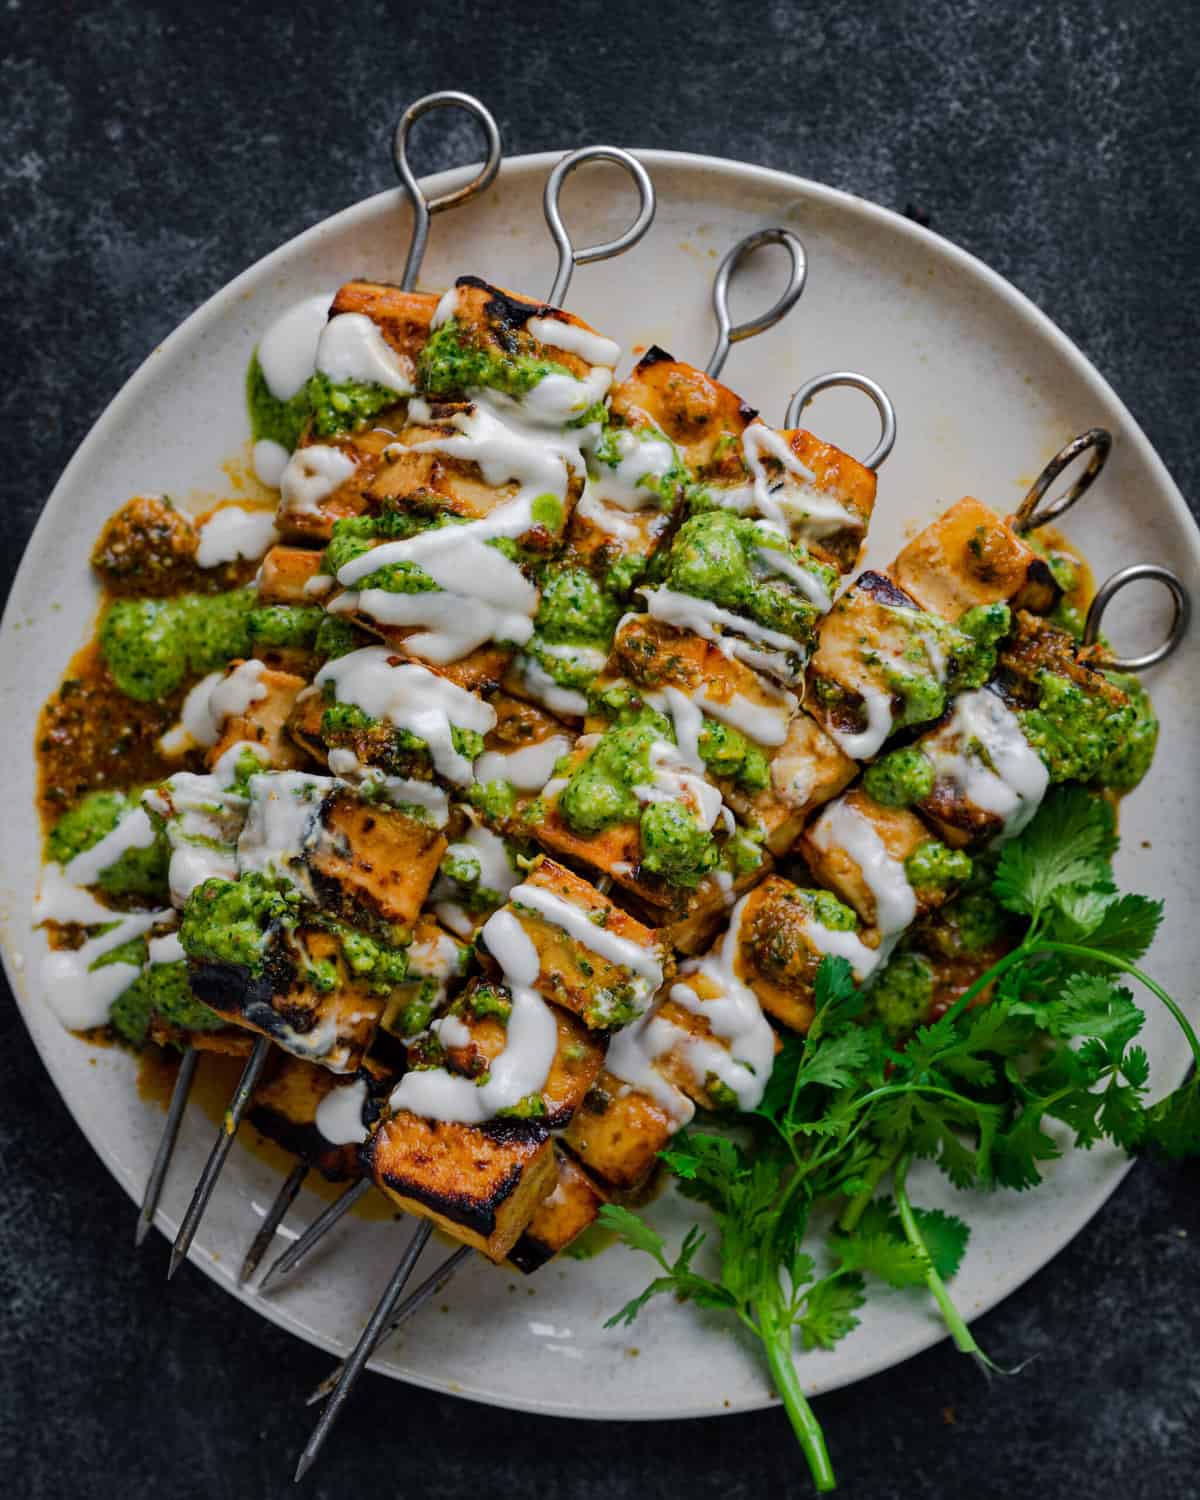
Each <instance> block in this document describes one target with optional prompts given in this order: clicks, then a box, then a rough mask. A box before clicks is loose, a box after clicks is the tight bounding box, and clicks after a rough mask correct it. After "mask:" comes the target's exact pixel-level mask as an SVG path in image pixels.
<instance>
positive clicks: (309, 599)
mask: <svg viewBox="0 0 1200 1500" xmlns="http://www.w3.org/2000/svg"><path fill="white" fill-rule="evenodd" d="M320 576H321V554H320V553H319V552H313V551H310V550H309V549H308V548H307V547H285V546H283V545H282V544H281V545H279V546H277V547H272V548H271V550H270V551H269V552H268V553H267V555H266V556H265V557H264V558H263V560H262V568H261V569H260V570H259V575H258V597H259V601H260V603H262V604H313V603H315V602H316V599H315V595H314V594H313V593H312V592H311V591H310V589H309V584H310V583H311V582H312V580H313V579H314V578H318V577H320ZM318 587H319V585H318Z"/></svg>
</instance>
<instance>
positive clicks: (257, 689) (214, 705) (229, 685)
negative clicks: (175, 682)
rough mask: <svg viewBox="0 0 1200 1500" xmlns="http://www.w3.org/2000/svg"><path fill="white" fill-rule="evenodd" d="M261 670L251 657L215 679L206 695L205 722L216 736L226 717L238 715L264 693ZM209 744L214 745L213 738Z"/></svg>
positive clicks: (261, 666)
mask: <svg viewBox="0 0 1200 1500" xmlns="http://www.w3.org/2000/svg"><path fill="white" fill-rule="evenodd" d="M265 671H266V667H265V666H264V664H263V663H262V662H261V661H259V660H258V659H257V657H251V658H250V660H249V661H243V662H239V663H238V665H237V666H236V667H234V668H232V669H231V670H229V671H227V672H226V673H225V674H224V675H223V676H222V677H220V678H219V679H218V681H217V682H216V684H215V685H214V686H213V688H212V689H211V691H210V692H209V697H208V716H209V721H210V723H211V724H215V725H216V727H217V738H219V737H220V732H221V729H222V727H223V726H224V723H225V720H226V719H233V718H240V717H241V716H242V715H243V714H244V713H245V712H246V710H247V709H248V708H249V707H250V705H251V704H252V703H261V702H262V700H263V699H264V698H265V697H266V696H267V685H266V683H265V682H263V680H262V674H263V673H264V672H265ZM197 720H199V713H198V712H197ZM211 743H212V744H216V738H214V739H213V740H212V742H211Z"/></svg>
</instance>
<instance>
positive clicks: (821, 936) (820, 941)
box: [801, 917, 883, 984]
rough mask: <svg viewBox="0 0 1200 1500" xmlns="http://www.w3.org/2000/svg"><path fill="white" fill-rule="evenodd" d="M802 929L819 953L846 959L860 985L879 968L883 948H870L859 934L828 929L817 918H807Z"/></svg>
mask: <svg viewBox="0 0 1200 1500" xmlns="http://www.w3.org/2000/svg"><path fill="white" fill-rule="evenodd" d="M801 927H802V929H803V931H804V935H805V937H806V938H807V939H808V941H809V942H810V943H811V944H812V945H813V947H814V948H815V949H816V950H817V952H818V953H830V954H833V955H834V957H836V958H844V959H845V960H846V962H847V963H848V964H849V965H850V968H851V970H852V971H853V973H854V977H855V979H856V980H858V982H859V983H860V984H861V983H862V981H863V980H864V979H866V978H867V976H868V975H870V974H873V973H874V972H875V970H876V969H877V968H878V967H879V961H880V956H881V954H882V953H883V948H882V946H881V947H879V948H869V947H868V946H867V944H866V943H864V942H863V940H862V938H860V937H859V935H858V933H857V932H844V931H841V930H840V929H838V928H836V927H826V926H825V925H824V924H823V923H821V922H818V921H817V919H816V917H806V918H805V919H804V921H803V922H802V923H801Z"/></svg>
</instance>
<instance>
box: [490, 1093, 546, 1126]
mask: <svg viewBox="0 0 1200 1500" xmlns="http://www.w3.org/2000/svg"><path fill="white" fill-rule="evenodd" d="M546 1113H547V1111H546V1101H545V1099H544V1098H543V1097H542V1095H541V1094H526V1095H525V1097H524V1099H518V1100H517V1102H516V1103H515V1104H510V1105H508V1107H507V1108H505V1109H498V1110H497V1111H496V1114H497V1115H499V1116H500V1117H501V1118H503V1119H507V1120H541V1119H544V1118H545V1116H546Z"/></svg>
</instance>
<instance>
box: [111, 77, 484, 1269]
mask: <svg viewBox="0 0 1200 1500" xmlns="http://www.w3.org/2000/svg"><path fill="white" fill-rule="evenodd" d="M445 108H453V109H463V110H466V112H467V113H468V114H470V115H471V116H473V118H474V119H475V120H476V121H477V122H478V124H479V126H480V127H481V129H482V131H483V134H484V138H485V141H486V143H487V156H486V159H485V161H484V164H483V166H482V167H481V169H480V170H479V172H478V173H476V175H475V176H474V177H473V178H471V180H470V181H469V182H467V183H464V185H463V186H462V187H460V188H456V189H454V190H453V191H452V192H448V193H443V194H442V195H441V196H440V197H437V198H426V197H425V195H424V193H422V191H421V188H420V185H419V184H418V182H417V179H416V177H415V176H414V175H413V172H412V168H411V167H410V166H409V163H408V138H409V136H410V134H411V133H412V128H413V125H414V124H415V123H416V121H417V120H419V119H420V118H421V116H422V115H425V114H428V113H429V112H430V111H431V110H435V109H445ZM500 158H501V144H500V127H499V126H498V125H497V124H496V120H495V117H494V116H493V115H492V113H491V111H490V110H488V109H487V107H486V106H485V105H483V104H481V103H480V101H479V100H478V99H475V98H473V97H472V96H471V95H470V94H462V93H458V92H456V91H454V90H444V91H442V92H440V93H436V94H427V95H426V96H425V97H424V98H423V99H418V100H417V101H416V102H415V103H413V104H410V105H409V107H408V108H407V109H406V110H405V111H404V113H403V115H401V117H400V121H399V123H398V124H397V126H396V131H395V135H394V136H393V139H392V159H393V163H394V165H395V168H396V173H397V175H398V176H399V178H400V181H401V182H402V184H403V185H404V188H405V189H406V191H407V192H408V195H409V199H410V201H411V203H412V206H413V227H412V235H411V238H410V241H409V247H408V255H407V258H406V260H405V265H404V275H403V277H402V279H401V283H400V284H401V287H402V289H403V290H405V291H411V290H412V287H413V285H414V283H415V282H416V279H417V276H418V275H419V273H420V269H421V262H422V260H423V259H424V255H425V249H426V246H427V244H428V242H429V221H430V219H431V217H432V216H433V215H434V214H438V213H443V212H445V211H446V210H447V209H450V208H455V207H457V206H458V205H459V204H460V203H466V202H467V201H468V200H469V199H471V198H474V197H475V196H477V195H478V194H479V193H481V192H483V191H484V189H486V188H487V187H489V186H490V185H491V183H492V182H493V181H494V180H495V177H496V174H497V172H498V171H499V170H500ZM268 1047H269V1043H266V1042H265V1041H264V1042H259V1043H256V1045H255V1050H254V1053H252V1054H251V1062H253V1061H254V1059H255V1058H256V1057H257V1056H258V1055H259V1052H260V1050H261V1053H262V1060H261V1061H259V1063H258V1068H257V1070H256V1072H255V1074H254V1078H255V1079H257V1077H258V1073H259V1072H261V1069H262V1062H263V1061H265V1057H266V1052H267V1049H268ZM195 1071H196V1053H195V1049H194V1048H191V1047H189V1048H188V1050H187V1052H185V1054H184V1061H183V1064H182V1065H181V1067H180V1070H179V1077H178V1078H177V1079H176V1083H175V1090H174V1092H173V1093H172V1096H171V1104H170V1108H169V1109H168V1111H167V1121H166V1124H165V1126H164V1128H163V1133H162V1137H161V1139H160V1140H159V1144H158V1149H157V1151H156V1152H155V1157H154V1163H153V1165H152V1167H151V1171H150V1179H149V1181H148V1182H147V1185H146V1194H145V1198H144V1200H143V1202H142V1207H141V1211H140V1213H139V1216H138V1224H137V1230H136V1243H137V1244H139V1245H140V1244H141V1243H142V1241H143V1240H144V1239H145V1238H146V1235H147V1233H148V1232H149V1228H150V1225H151V1224H152V1223H153V1221H154V1213H155V1210H156V1208H157V1206H158V1200H159V1197H160V1195H161V1193H162V1188H163V1183H164V1181H165V1179H166V1174H167V1170H168V1168H169V1166H170V1163H171V1157H172V1154H173V1152H174V1149H175V1143H176V1140H177V1138H178V1135H179V1127H180V1122H181V1120H182V1118H183V1113H184V1109H185V1106H186V1104H187V1099H188V1094H189V1092H190V1089H191V1086H192V1081H193V1078H194V1076H195ZM247 1071H249V1064H248V1065H247ZM245 1076H246V1075H245V1074H243V1080H244V1079H245ZM250 1087H251V1088H253V1082H252V1083H251V1085H250ZM240 1092H241V1085H240V1084H239V1093H238V1095H235V1096H234V1097H235V1101H236V1100H237V1098H238V1097H239V1095H240ZM248 1102H249V1094H247V1096H246V1099H245V1101H244V1102H243V1104H242V1107H241V1110H240V1111H237V1112H236V1113H235V1111H234V1108H233V1107H232V1106H231V1109H230V1110H229V1111H228V1112H227V1113H226V1117H225V1125H226V1126H228V1125H229V1123H230V1121H231V1120H232V1128H231V1130H230V1132H229V1137H228V1141H227V1142H226V1144H225V1145H224V1146H223V1149H221V1150H220V1151H219V1152H218V1150H217V1148H216V1147H214V1149H213V1153H212V1155H211V1156H210V1158H209V1161H208V1164H207V1165H206V1166H205V1169H204V1175H203V1176H202V1177H201V1179H200V1181H199V1183H197V1185H196V1190H195V1192H194V1193H193V1195H192V1200H191V1202H190V1203H189V1204H188V1209H187V1213H186V1214H185V1216H184V1220H183V1224H182V1225H181V1227H180V1233H179V1238H178V1239H177V1240H176V1249H175V1251H174V1253H173V1254H172V1259H171V1269H170V1271H169V1272H168V1279H170V1277H171V1276H173V1275H174V1273H175V1270H176V1268H177V1266H178V1264H179V1261H180V1260H181V1259H182V1258H183V1256H184V1255H186V1253H187V1246H188V1245H190V1244H191V1241H192V1238H193V1236H194V1235H195V1232H196V1228H197V1226H198V1225H199V1222H200V1218H201V1217H202V1215H203V1213H204V1208H205V1205H206V1204H207V1202H208V1199H209V1198H210V1197H211V1196H212V1191H213V1188H214V1187H215V1186H216V1182H217V1178H218V1177H219V1175H220V1171H221V1167H222V1166H223V1164H224V1161H225V1158H226V1157H227V1156H228V1154H229V1145H230V1144H231V1143H232V1137H233V1133H234V1132H236V1130H237V1127H238V1125H239V1124H240V1122H241V1118H242V1115H243V1114H244V1113H245V1107H246V1104H247V1103H248ZM224 1128H225V1127H224V1126H223V1130H224ZM220 1144H221V1142H220V1139H218V1145H220ZM291 1181H292V1179H291V1177H289V1178H288V1179H287V1181H286V1182H285V1183H284V1184H283V1187H282V1188H281V1189H280V1192H279V1195H278V1197H277V1198H276V1200H275V1202H274V1203H273V1204H272V1205H271V1207H270V1209H269V1210H268V1212H267V1217H266V1219H265V1220H264V1224H263V1227H262V1228H260V1230H259V1236H256V1238H255V1242H254V1244H253V1245H252V1246H251V1248H250V1252H249V1254H248V1255H247V1258H246V1262H244V1263H243V1267H242V1272H243V1274H242V1276H241V1277H240V1278H239V1279H240V1280H243V1281H244V1280H245V1279H246V1277H247V1275H249V1274H252V1273H253V1268H254V1266H255V1265H257V1264H258V1261H259V1260H261V1258H262V1256H263V1254H264V1253H265V1250H266V1245H267V1243H268V1242H269V1238H270V1237H269V1236H267V1235H265V1234H264V1231H265V1226H266V1224H268V1223H269V1224H271V1226H272V1233H273V1232H274V1229H275V1228H277V1227H278V1225H279V1223H280V1221H281V1220H282V1218H283V1215H284V1214H285V1213H286V1212H287V1210H288V1208H289V1207H290V1205H291V1203H292V1201H293V1199H294V1198H295V1196H296V1193H297V1192H298V1191H299V1186H298V1185H297V1186H296V1187H292V1186H291ZM185 1229H187V1231H188V1232H187V1235H186V1241H185V1239H184V1230H185ZM260 1236H261V1237H262V1244H261V1245H260V1244H259V1237H260ZM181 1244H182V1246H183V1248H182V1250H180V1248H179V1247H180V1245H181ZM252 1257H253V1263H252V1264H251V1267H250V1271H249V1272H247V1271H246V1264H247V1263H250V1262H251V1259H252Z"/></svg>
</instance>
